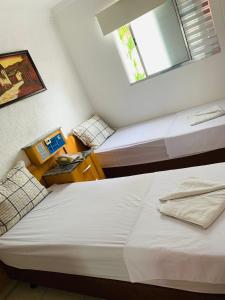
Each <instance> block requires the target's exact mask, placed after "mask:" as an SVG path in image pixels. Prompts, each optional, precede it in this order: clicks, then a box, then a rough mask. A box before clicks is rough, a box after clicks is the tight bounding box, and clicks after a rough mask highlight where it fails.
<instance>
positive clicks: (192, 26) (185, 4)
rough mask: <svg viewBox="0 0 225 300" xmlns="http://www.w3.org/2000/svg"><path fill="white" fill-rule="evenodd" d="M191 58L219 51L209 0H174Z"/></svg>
mask: <svg viewBox="0 0 225 300" xmlns="http://www.w3.org/2000/svg"><path fill="white" fill-rule="evenodd" d="M176 3H177V8H178V12H179V15H180V18H181V22H182V25H183V29H184V33H185V35H186V39H187V42H188V45H189V49H190V53H191V56H192V59H194V60H197V59H202V58H204V57H207V56H209V55H212V54H215V53H218V52H220V46H219V42H218V39H217V35H216V32H215V28H214V23H213V19H212V13H211V8H210V3H209V0H176Z"/></svg>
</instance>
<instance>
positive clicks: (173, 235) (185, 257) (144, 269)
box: [124, 163, 225, 284]
mask: <svg viewBox="0 0 225 300" xmlns="http://www.w3.org/2000/svg"><path fill="white" fill-rule="evenodd" d="M192 176H196V177H198V178H201V179H202V180H212V181H221V178H225V163H222V164H216V165H210V166H201V167H195V168H188V169H181V170H172V171H166V172H159V173H156V174H155V176H154V180H153V183H152V184H151V188H150V190H149V195H148V196H147V197H146V202H145V203H144V207H143V209H142V211H141V214H140V217H139V218H138V221H137V223H136V225H135V227H134V228H133V231H132V233H131V235H130V237H129V240H128V242H127V244H126V247H125V250H124V251H125V259H126V263H127V267H128V271H129V275H130V278H131V280H132V281H133V282H148V281H151V280H155V279H158V280H175V281H186V282H198V283H211V284H225V247H224V244H225V230H224V228H225V213H224V212H223V213H222V214H221V215H220V217H219V218H218V219H217V220H216V221H215V223H214V224H213V225H212V226H211V227H210V228H208V229H207V230H203V229H200V228H198V227H196V226H193V225H191V224H188V223H184V222H182V221H179V220H176V219H173V218H169V217H167V216H163V215H160V213H159V211H158V210H157V207H158V203H159V199H160V198H161V197H162V196H164V195H166V194H167V193H169V192H170V191H171V190H173V189H175V188H176V186H177V185H178V184H180V183H181V182H183V181H184V180H185V179H187V178H188V177H192Z"/></svg>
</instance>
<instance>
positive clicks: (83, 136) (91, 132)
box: [73, 115, 115, 148]
mask: <svg viewBox="0 0 225 300" xmlns="http://www.w3.org/2000/svg"><path fill="white" fill-rule="evenodd" d="M114 132H115V130H114V129H112V128H110V127H109V126H108V125H107V124H106V123H105V122H104V121H103V120H102V119H101V118H99V116H97V115H94V116H93V117H92V118H90V119H89V120H87V121H85V122H83V123H82V124H80V125H79V126H78V127H76V128H74V129H73V133H74V135H75V136H76V137H78V138H79V139H80V140H81V141H82V142H83V143H84V145H86V146H88V147H94V148H97V147H99V146H100V145H101V144H103V143H104V141H105V140H106V139H107V138H108V137H110V136H111V135H112V134H113V133H114Z"/></svg>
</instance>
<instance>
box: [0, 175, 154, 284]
mask: <svg viewBox="0 0 225 300" xmlns="http://www.w3.org/2000/svg"><path fill="white" fill-rule="evenodd" d="M151 177H152V175H143V176H137V177H128V178H123V179H114V180H102V181H98V182H86V183H85V182H84V183H76V184H69V185H63V186H59V187H57V188H56V190H55V191H54V192H52V193H51V194H50V195H49V196H48V197H47V198H46V199H45V200H44V201H42V202H41V203H40V204H39V205H38V206H37V207H35V208H34V209H33V210H32V211H31V212H30V213H29V214H27V215H26V216H25V217H24V218H23V219H22V220H21V221H20V222H19V223H18V224H17V225H16V226H15V227H13V228H12V229H11V230H10V231H9V232H7V233H6V234H4V235H3V236H2V237H1V238H0V259H1V260H2V261H3V262H4V263H6V264H8V265H10V266H14V267H17V268H23V269H33V270H43V271H52V272H61V273H69V274H78V275H86V276H96V277H103V278H114V279H121V280H122V279H127V278H128V273H127V269H126V266H125V263H124V259H123V248H124V245H125V243H126V241H127V238H128V235H129V233H130V230H131V229H132V227H133V225H134V223H135V222H136V219H137V216H138V213H139V210H140V208H141V207H142V201H143V199H144V196H145V194H146V192H147V189H148V188H149V182H150V180H151ZM145 178H146V179H145Z"/></svg>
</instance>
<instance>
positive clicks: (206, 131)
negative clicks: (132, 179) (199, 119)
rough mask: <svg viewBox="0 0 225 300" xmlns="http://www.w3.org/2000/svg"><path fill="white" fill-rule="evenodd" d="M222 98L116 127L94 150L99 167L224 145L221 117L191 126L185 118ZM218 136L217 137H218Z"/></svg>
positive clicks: (149, 160)
mask: <svg viewBox="0 0 225 300" xmlns="http://www.w3.org/2000/svg"><path fill="white" fill-rule="evenodd" d="M215 104H217V105H220V106H221V107H223V108H224V109H225V100H220V101H214V102H211V103H208V104H205V105H201V106H198V107H194V108H192V109H188V110H185V111H181V112H179V113H176V114H172V115H170V116H167V117H162V118H157V119H154V120H150V121H147V122H143V123H139V124H135V125H132V126H128V127H124V128H119V129H117V131H116V133H114V134H113V135H112V136H111V137H109V138H108V139H107V140H106V141H105V143H104V144H103V145H101V146H100V147H99V148H98V149H96V150H95V153H96V155H97V157H98V160H99V161H100V163H101V165H102V167H103V168H112V167H122V166H130V165H138V164H144V163H152V162H157V161H164V160H168V159H173V158H179V157H183V156H190V155H195V154H199V153H204V152H208V151H212V150H215V149H220V148H224V147H225V135H224V134H223V133H224V132H225V116H221V117H219V118H217V119H214V120H210V121H207V122H205V123H202V124H199V125H195V126H191V125H190V124H189V123H190V120H189V117H190V116H191V115H193V114H194V113H196V112H199V111H202V110H204V109H206V108H208V107H210V106H214V105H215ZM218 136H219V137H220V138H219V139H218Z"/></svg>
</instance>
